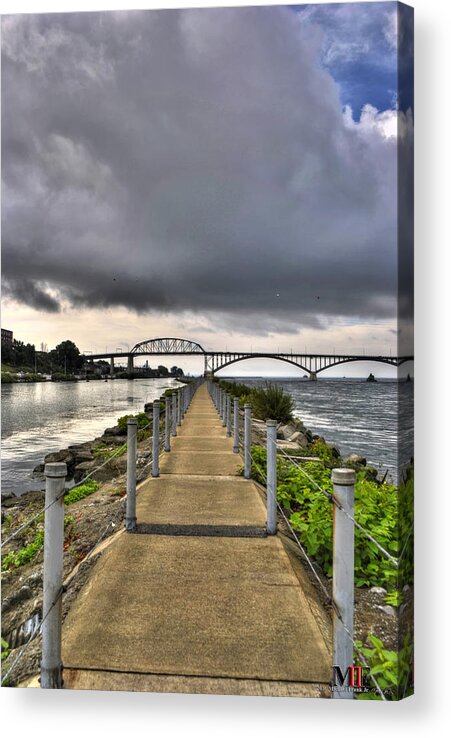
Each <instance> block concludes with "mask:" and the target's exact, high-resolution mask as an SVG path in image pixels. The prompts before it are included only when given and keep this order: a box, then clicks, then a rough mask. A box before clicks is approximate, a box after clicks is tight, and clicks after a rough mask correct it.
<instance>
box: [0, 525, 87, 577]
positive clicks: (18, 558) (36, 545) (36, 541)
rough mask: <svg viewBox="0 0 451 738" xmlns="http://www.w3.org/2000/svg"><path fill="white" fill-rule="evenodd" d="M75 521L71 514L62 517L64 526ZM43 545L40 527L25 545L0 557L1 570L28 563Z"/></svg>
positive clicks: (17, 567) (42, 533) (42, 532)
mask: <svg viewBox="0 0 451 738" xmlns="http://www.w3.org/2000/svg"><path fill="white" fill-rule="evenodd" d="M74 521H75V518H74V516H73V515H66V516H65V518H64V527H65V528H66V527H67V526H69V525H72V524H73V523H74ZM43 546H44V531H43V530H42V528H40V529H39V530H37V531H36V532H35V535H34V538H33V539H32V540H31V541H30V542H29V543H27V545H26V546H23V547H22V548H19V550H18V551H10V552H9V553H7V554H6V556H4V557H3V559H2V571H9V570H10V569H19V568H20V567H21V566H25V564H29V563H30V561H33V559H34V558H35V556H36V554H38V553H39V551H40V550H41V549H42V548H43Z"/></svg>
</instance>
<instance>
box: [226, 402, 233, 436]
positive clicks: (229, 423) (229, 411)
mask: <svg viewBox="0 0 451 738" xmlns="http://www.w3.org/2000/svg"><path fill="white" fill-rule="evenodd" d="M226 418H227V421H226V422H227V436H228V437H229V438H230V436H231V435H232V396H231V394H230V392H227V407H226Z"/></svg>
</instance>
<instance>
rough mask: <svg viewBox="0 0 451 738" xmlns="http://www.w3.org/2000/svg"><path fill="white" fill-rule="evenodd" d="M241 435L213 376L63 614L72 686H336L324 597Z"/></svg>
mask: <svg viewBox="0 0 451 738" xmlns="http://www.w3.org/2000/svg"><path fill="white" fill-rule="evenodd" d="M233 444H234V440H233V438H230V437H227V436H226V429H225V428H223V426H222V421H221V420H220V418H219V417H218V413H217V411H216V409H215V406H214V404H213V401H212V400H211V398H210V396H209V394H208V391H207V386H206V384H203V385H201V386H200V388H199V389H198V390H197V392H196V394H195V396H194V398H193V400H192V402H191V405H190V406H189V408H188V410H187V413H186V416H185V418H184V420H183V422H182V425H181V427H180V428H179V429H178V430H177V436H176V437H174V438H173V439H172V443H171V453H170V454H168V453H166V454H164V453H162V454H161V456H160V476H159V477H155V478H150V479H148V480H146V481H145V482H144V483H143V484H142V485H141V486H140V487H139V488H138V495H137V500H136V517H137V527H136V532H134V533H127V532H125V533H123V534H122V535H120V536H118V537H117V538H116V539H115V540H114V542H112V543H111V545H110V546H109V547H108V548H107V549H106V550H105V551H104V552H103V554H102V555H101V557H100V558H99V559H98V561H97V562H96V564H95V566H94V570H93V572H92V574H91V577H90V579H89V582H88V583H87V584H86V585H85V586H84V587H83V588H82V590H81V591H80V593H79V596H78V599H77V600H76V602H75V604H74V605H73V606H72V607H71V610H70V611H69V614H68V616H67V618H66V620H65V622H64V625H63V654H62V657H63V664H64V688H65V689H99V690H100V689H101V690H106V689H108V690H129V691H161V692H194V693H196V692H197V693H209V694H249V695H252V694H256V695H274V696H311V697H319V696H323V697H330V688H329V682H330V679H331V673H332V656H331V644H330V632H329V631H328V629H327V625H326V626H324V622H325V621H324V618H322V617H318V613H319V612H320V610H321V608H320V606H319V604H318V602H317V601H316V599H315V596H314V595H312V588H311V585H310V584H309V582H308V580H307V578H306V576H305V573H303V570H302V566H301V565H300V564H299V561H297V560H296V561H295V558H294V557H293V554H292V553H291V552H290V547H289V546H287V543H286V540H285V539H284V537H283V535H281V534H280V533H277V534H276V535H271V536H267V534H266V503H265V495H264V490H263V489H262V488H261V487H259V485H258V484H257V483H256V482H254V481H253V480H251V479H245V478H244V477H243V476H242V474H241V473H240V472H242V468H243V458H242V457H241V454H237V453H234V452H233ZM326 623H327V619H326Z"/></svg>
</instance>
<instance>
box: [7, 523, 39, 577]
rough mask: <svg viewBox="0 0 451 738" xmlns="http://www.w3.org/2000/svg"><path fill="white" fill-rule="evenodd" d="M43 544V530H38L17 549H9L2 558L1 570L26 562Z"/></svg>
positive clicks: (16, 567) (17, 566)
mask: <svg viewBox="0 0 451 738" xmlns="http://www.w3.org/2000/svg"><path fill="white" fill-rule="evenodd" d="M43 545H44V531H43V530H38V531H37V533H36V535H35V537H34V538H33V540H32V541H31V542H30V543H28V544H27V545H26V546H24V547H23V548H20V549H19V550H18V551H10V552H9V553H8V554H6V556H5V557H4V558H3V561H2V571H8V569H11V568H15V569H18V568H19V566H23V565H24V564H28V562H29V561H31V560H32V559H34V557H35V556H36V554H37V553H38V551H40V550H41V548H42V547H43Z"/></svg>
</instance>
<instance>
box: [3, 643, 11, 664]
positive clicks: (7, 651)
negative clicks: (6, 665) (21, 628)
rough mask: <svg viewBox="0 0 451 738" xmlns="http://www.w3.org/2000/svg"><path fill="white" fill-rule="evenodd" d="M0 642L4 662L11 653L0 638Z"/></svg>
mask: <svg viewBox="0 0 451 738" xmlns="http://www.w3.org/2000/svg"><path fill="white" fill-rule="evenodd" d="M1 641H2V661H4V660H5V659H7V658H8V656H9V654H10V653H11V649H10V647H9V645H8V643H7V642H6V641H5V639H4V638H2V639H1Z"/></svg>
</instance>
